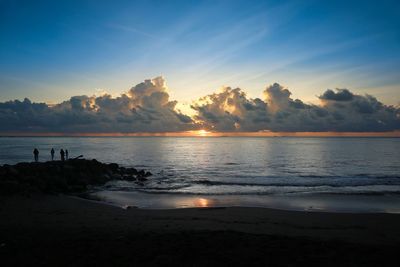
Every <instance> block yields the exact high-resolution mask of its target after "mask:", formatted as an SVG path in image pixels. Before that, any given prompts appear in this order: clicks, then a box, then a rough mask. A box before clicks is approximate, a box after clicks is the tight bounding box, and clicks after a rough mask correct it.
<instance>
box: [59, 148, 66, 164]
mask: <svg viewBox="0 0 400 267" xmlns="http://www.w3.org/2000/svg"><path fill="white" fill-rule="evenodd" d="M64 155H65V152H64V150H63V149H62V148H61V150H60V156H61V161H65V156H64Z"/></svg>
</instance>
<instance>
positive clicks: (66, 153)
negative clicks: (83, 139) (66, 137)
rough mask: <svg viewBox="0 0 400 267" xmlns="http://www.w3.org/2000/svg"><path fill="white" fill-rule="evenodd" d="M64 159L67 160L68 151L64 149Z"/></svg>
mask: <svg viewBox="0 0 400 267" xmlns="http://www.w3.org/2000/svg"><path fill="white" fill-rule="evenodd" d="M65 159H66V160H68V149H65Z"/></svg>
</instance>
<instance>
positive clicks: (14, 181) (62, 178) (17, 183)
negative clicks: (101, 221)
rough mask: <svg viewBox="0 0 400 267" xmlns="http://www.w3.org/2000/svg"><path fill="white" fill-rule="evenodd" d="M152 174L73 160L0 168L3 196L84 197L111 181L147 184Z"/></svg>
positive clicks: (0, 189) (0, 187)
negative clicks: (41, 194) (47, 194)
mask: <svg viewBox="0 0 400 267" xmlns="http://www.w3.org/2000/svg"><path fill="white" fill-rule="evenodd" d="M151 175H152V174H151V173H150V172H149V171H145V170H137V169H135V168H125V167H120V166H119V165H118V164H116V163H110V164H107V163H101V162H99V161H97V160H95V159H93V160H86V159H71V160H67V161H48V162H43V163H36V162H32V163H27V162H22V163H18V164H16V165H7V164H6V165H3V166H0V194H1V195H10V194H25V193H26V194H30V193H35V192H38V193H80V192H85V191H87V190H88V188H89V187H90V186H99V185H103V184H105V183H107V182H108V181H111V180H127V181H133V182H135V183H137V184H140V185H141V184H144V183H145V182H146V181H147V179H148V178H147V177H149V176H151Z"/></svg>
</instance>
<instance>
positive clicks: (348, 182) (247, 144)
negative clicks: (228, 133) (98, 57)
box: [0, 137, 400, 210]
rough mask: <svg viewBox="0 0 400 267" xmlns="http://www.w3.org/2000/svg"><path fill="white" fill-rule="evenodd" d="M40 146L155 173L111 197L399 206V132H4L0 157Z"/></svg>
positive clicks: (118, 185) (27, 153)
mask: <svg viewBox="0 0 400 267" xmlns="http://www.w3.org/2000/svg"><path fill="white" fill-rule="evenodd" d="M34 147H37V148H38V149H39V150H40V160H42V161H45V160H49V159H50V149H51V148H52V147H54V148H55V149H56V151H58V150H59V149H60V148H65V149H68V150H69V151H70V157H74V156H78V155H81V154H82V155H84V157H85V158H96V159H98V160H99V161H103V162H117V163H119V164H120V165H123V166H133V167H138V168H144V169H149V170H151V171H152V172H153V173H154V174H155V175H154V177H152V178H151V179H150V181H149V182H148V183H147V184H146V185H145V186H138V185H135V184H134V183H130V182H121V181H119V182H112V183H109V184H107V185H106V186H105V187H104V188H103V189H104V191H103V192H102V194H103V195H104V196H107V197H108V198H110V196H111V198H112V196H114V197H115V196H118V198H121V196H122V197H123V198H124V199H126V198H127V194H128V198H129V194H130V193H132V194H130V195H131V196H132V198H135V197H136V198H137V196H138V194H139V195H140V196H139V198H142V197H143V195H146V197H149V196H151V195H152V196H153V200H154V201H155V200H156V199H159V198H160V196H166V195H170V197H169V198H170V199H173V197H172V196H171V195H173V196H174V197H175V198H176V197H177V198H180V199H187V198H188V197H189V199H191V198H192V196H196V199H198V198H199V197H201V198H203V199H211V196H213V197H214V198H215V197H216V196H220V197H217V198H216V199H218V200H223V199H226V200H227V201H228V203H231V202H232V203H233V204H232V205H234V202H235V200H234V199H233V200H232V196H235V198H236V197H237V198H238V199H242V201H241V203H242V204H243V203H244V202H245V200H246V199H247V200H249V199H250V200H249V201H250V202H252V203H254V202H259V201H260V200H261V202H262V201H263V200H265V201H266V200H267V199H270V198H271V196H277V197H280V198H284V199H286V198H287V197H288V196H292V195H296V196H299V195H304V194H306V195H310V194H314V195H320V194H330V195H331V194H335V195H336V194H340V195H342V196H344V195H346V196H348V195H352V196H354V195H359V196H361V195H363V196H365V195H388V194H389V195H391V197H394V198H392V199H391V200H390V202H394V203H391V204H393V205H394V206H398V207H399V210H400V201H399V203H397V202H396V201H397V200H398V198H396V195H397V194H399V193H400V139H399V138H299V137H294V138H289V137H282V138H281V137H280V138H263V137H222V138H210V137H204V138H201V137H193V138H191V137H178V138H175V137H122V138H114V137H101V138H92V137H71V138H66V137H62V138H61V137H52V138H48V137H40V138H38V137H36V138H8V137H7V138H6V137H3V138H0V164H5V163H8V164H12V163H17V162H20V161H31V160H32V158H33V156H32V150H33V148H34ZM144 193H145V194H144ZM353 198H354V197H352V199H353ZM274 199H277V198H274ZM359 199H361V197H360V198H359ZM125 201H126V200H125ZM126 202H127V201H126ZM161 202H162V201H161ZM133 203H136V202H133ZM131 204H132V203H131ZM239 204H240V203H239ZM185 205H186V204H185ZM185 205H184V206H185ZM393 205H391V206H393ZM159 206H160V205H159ZM172 206H173V205H172ZM188 206H190V204H189V205H188Z"/></svg>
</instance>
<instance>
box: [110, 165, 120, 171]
mask: <svg viewBox="0 0 400 267" xmlns="http://www.w3.org/2000/svg"><path fill="white" fill-rule="evenodd" d="M108 167H109V168H110V169H111V171H113V172H117V171H118V167H119V166H118V164H117V163H110V164H108Z"/></svg>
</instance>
